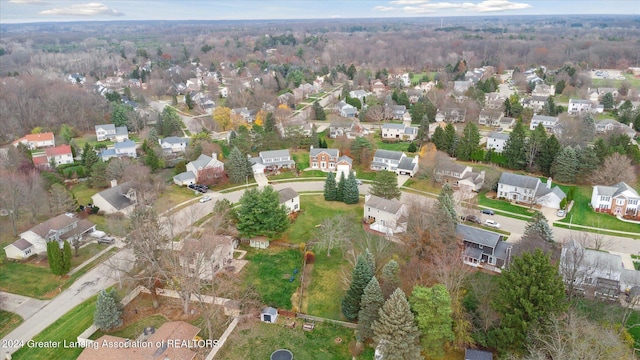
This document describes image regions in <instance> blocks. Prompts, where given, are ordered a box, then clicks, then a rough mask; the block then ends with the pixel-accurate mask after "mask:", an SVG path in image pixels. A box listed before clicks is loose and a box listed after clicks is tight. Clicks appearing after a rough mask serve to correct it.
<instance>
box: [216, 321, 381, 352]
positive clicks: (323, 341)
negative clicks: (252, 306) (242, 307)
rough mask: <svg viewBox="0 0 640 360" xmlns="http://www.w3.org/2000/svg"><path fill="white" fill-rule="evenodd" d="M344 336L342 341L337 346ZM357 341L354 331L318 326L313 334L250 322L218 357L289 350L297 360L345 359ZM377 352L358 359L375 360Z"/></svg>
mask: <svg viewBox="0 0 640 360" xmlns="http://www.w3.org/2000/svg"><path fill="white" fill-rule="evenodd" d="M338 337H340V338H341V342H340V343H336V338H338ZM352 341H355V334H354V331H353V330H352V329H348V328H343V327H338V326H335V325H331V324H324V323H317V324H316V326H315V329H313V331H304V330H302V324H301V323H298V324H297V326H296V327H295V328H294V329H288V328H285V327H283V326H282V325H280V324H278V325H273V324H265V323H249V324H243V325H240V326H239V327H238V328H236V329H235V330H234V331H233V333H232V334H231V336H230V337H229V339H228V340H227V342H226V343H225V345H224V347H223V348H222V351H220V352H219V353H218V356H217V358H220V359H226V360H244V359H268V358H269V356H270V355H271V353H273V351H275V350H277V349H282V348H284V349H288V350H289V351H291V352H292V353H293V356H294V358H295V359H308V360H334V359H335V360H342V359H351V354H350V352H349V343H351V342H352ZM372 358H373V349H370V348H368V349H366V350H365V351H364V352H363V353H362V354H360V356H358V357H357V359H372Z"/></svg>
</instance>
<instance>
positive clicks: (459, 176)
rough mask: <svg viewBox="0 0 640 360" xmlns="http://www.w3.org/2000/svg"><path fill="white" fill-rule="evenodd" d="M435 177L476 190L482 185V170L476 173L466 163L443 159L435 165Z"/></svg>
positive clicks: (483, 174) (460, 186) (483, 173)
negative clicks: (443, 160)
mask: <svg viewBox="0 0 640 360" xmlns="http://www.w3.org/2000/svg"><path fill="white" fill-rule="evenodd" d="M435 170H436V179H437V180H438V181H439V182H442V183H447V184H451V185H452V186H453V187H456V188H462V189H468V190H471V191H475V192H478V191H480V189H481V188H482V185H484V178H485V172H484V170H483V171H481V172H479V173H477V172H474V171H473V168H472V167H471V166H468V165H461V164H457V163H455V162H453V161H445V162H442V163H439V164H438V165H437V166H436V169H435Z"/></svg>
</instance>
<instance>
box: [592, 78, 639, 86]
mask: <svg viewBox="0 0 640 360" xmlns="http://www.w3.org/2000/svg"><path fill="white" fill-rule="evenodd" d="M624 77H625V78H626V79H625V80H615V79H591V83H592V84H593V86H597V87H615V88H619V87H620V85H622V82H623V81H628V82H629V83H631V87H633V88H636V89H640V79H636V78H635V77H633V75H631V74H624Z"/></svg>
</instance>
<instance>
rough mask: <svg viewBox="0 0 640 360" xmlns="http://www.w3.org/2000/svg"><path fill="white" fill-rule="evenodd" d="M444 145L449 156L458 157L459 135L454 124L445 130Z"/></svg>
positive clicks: (449, 124)
mask: <svg viewBox="0 0 640 360" xmlns="http://www.w3.org/2000/svg"><path fill="white" fill-rule="evenodd" d="M444 143H445V145H444V146H445V149H444V151H446V152H447V154H449V156H456V148H457V147H458V134H457V133H456V128H455V126H453V124H452V123H448V124H447V126H446V127H445V128H444Z"/></svg>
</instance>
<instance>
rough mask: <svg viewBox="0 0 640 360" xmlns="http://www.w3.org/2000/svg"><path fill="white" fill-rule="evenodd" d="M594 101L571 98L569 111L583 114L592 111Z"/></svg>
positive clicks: (574, 113)
mask: <svg viewBox="0 0 640 360" xmlns="http://www.w3.org/2000/svg"><path fill="white" fill-rule="evenodd" d="M591 106H592V103H591V101H589V100H582V99H569V107H568V108H567V113H568V114H569V115H576V114H582V113H586V112H589V111H591Z"/></svg>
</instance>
